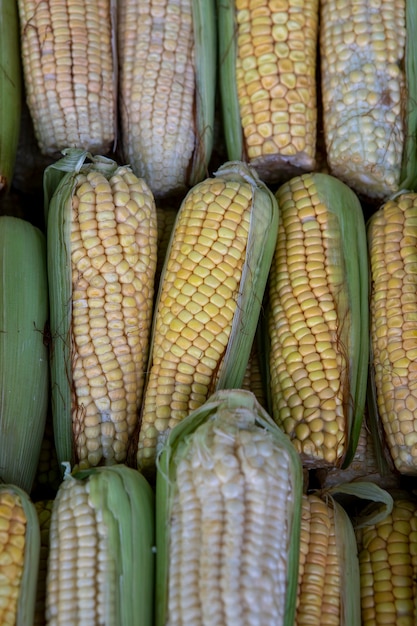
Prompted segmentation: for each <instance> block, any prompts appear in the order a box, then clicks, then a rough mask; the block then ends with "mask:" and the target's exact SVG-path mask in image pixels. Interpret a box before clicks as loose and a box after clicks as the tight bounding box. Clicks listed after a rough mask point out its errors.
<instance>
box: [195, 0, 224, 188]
mask: <svg viewBox="0 0 417 626" xmlns="http://www.w3.org/2000/svg"><path fill="white" fill-rule="evenodd" d="M192 11H193V28H194V40H195V63H196V65H195V74H196V78H195V80H196V97H195V102H196V104H195V106H196V135H197V142H196V148H195V152H194V155H193V161H192V165H191V174H190V180H189V184H190V186H193V185H195V184H197V183H198V182H199V181H200V180H202V179H203V178H204V177H205V176H207V175H208V171H209V163H210V158H211V153H212V150H213V134H214V117H215V101H216V89H215V85H216V78H217V63H216V61H217V50H216V45H217V30H216V11H215V0H193V2H192Z"/></svg>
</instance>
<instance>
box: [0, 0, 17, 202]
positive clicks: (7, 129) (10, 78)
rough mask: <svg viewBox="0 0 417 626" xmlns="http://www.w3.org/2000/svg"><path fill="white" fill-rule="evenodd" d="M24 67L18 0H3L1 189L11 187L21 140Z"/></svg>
mask: <svg viewBox="0 0 417 626" xmlns="http://www.w3.org/2000/svg"><path fill="white" fill-rule="evenodd" d="M21 92H22V69H21V65H20V39H19V20H18V12H17V3H16V2H12V1H11V0H7V1H6V0H5V1H4V2H3V1H2V2H0V192H4V191H6V192H7V191H9V190H10V187H11V183H12V178H13V171H14V166H15V161H16V153H17V146H18V142H19V130H20V115H21V102H22V100H21Z"/></svg>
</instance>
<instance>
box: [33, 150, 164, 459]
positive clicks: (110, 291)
mask: <svg viewBox="0 0 417 626" xmlns="http://www.w3.org/2000/svg"><path fill="white" fill-rule="evenodd" d="M86 157H87V155H86V153H82V152H80V151H74V152H70V153H69V154H68V155H67V156H66V157H64V158H63V160H62V161H60V162H58V163H57V164H55V165H54V166H52V167H51V168H48V170H47V172H46V174H45V181H46V182H45V187H46V189H47V193H46V204H47V206H49V209H48V214H49V217H48V271H49V283H50V294H51V298H50V299H51V340H52V352H51V373H52V411H53V426H54V433H55V441H56V448H57V455H58V460H59V461H60V463H62V462H66V461H70V462H71V463H72V464H74V463H77V464H78V465H79V467H81V468H84V467H89V466H94V465H98V464H112V463H121V462H123V461H124V460H125V458H126V454H127V444H128V440H129V437H130V435H131V434H132V432H133V429H134V427H135V424H136V422H137V413H138V407H139V406H140V403H141V397H142V389H143V382H144V376H145V369H146V359H147V353H148V343H149V335H150V325H151V315H152V306H153V295H154V284H153V281H154V274H155V267H156V241H157V226H156V209H155V202H154V199H153V196H152V194H151V192H150V190H149V187H148V186H147V185H146V183H145V182H144V181H143V180H142V179H138V178H137V177H136V176H135V175H134V174H133V173H132V171H131V169H130V168H129V167H127V166H126V167H118V166H117V164H116V163H115V162H114V161H111V160H110V159H104V158H99V157H95V158H93V157H92V162H91V163H87V162H86ZM65 170H67V173H66V174H65ZM63 174H64V176H63V178H61V180H60V182H58V184H56V183H57V180H58V179H59V177H60V176H62V175H63ZM55 186H56V188H55Z"/></svg>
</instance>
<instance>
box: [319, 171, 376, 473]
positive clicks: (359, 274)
mask: <svg viewBox="0 0 417 626" xmlns="http://www.w3.org/2000/svg"><path fill="white" fill-rule="evenodd" d="M314 181H315V184H316V187H317V191H318V194H319V197H320V200H321V201H322V202H324V203H325V205H326V206H327V207H328V209H329V210H330V211H331V212H332V213H334V214H335V215H336V216H337V218H338V221H339V225H340V229H341V235H342V245H343V258H344V260H345V267H346V276H347V280H346V286H347V289H348V303H349V304H348V306H349V309H350V312H351V319H352V323H351V326H350V328H349V329H346V334H345V332H344V331H342V332H343V335H344V336H345V337H346V341H344V339H342V344H343V348H344V349H345V350H346V353H347V355H348V358H349V392H350V402H349V408H348V412H347V419H348V425H347V433H348V440H347V450H346V454H345V458H344V461H343V467H347V466H348V465H349V464H350V462H351V461H352V459H353V456H354V454H355V450H356V446H357V443H358V440H359V435H360V430H361V424H362V420H363V414H364V411H365V402H366V392H367V380H368V363H369V302H368V291H369V286H368V280H369V269H368V256H367V239H366V227H365V220H364V216H363V212H362V207H361V204H360V202H359V199H358V197H357V196H356V194H355V193H354V192H353V191H352V190H351V189H350V188H349V187H348V186H347V185H345V184H344V183H342V182H341V181H339V180H338V179H336V178H334V177H333V176H330V175H327V174H320V173H316V174H314Z"/></svg>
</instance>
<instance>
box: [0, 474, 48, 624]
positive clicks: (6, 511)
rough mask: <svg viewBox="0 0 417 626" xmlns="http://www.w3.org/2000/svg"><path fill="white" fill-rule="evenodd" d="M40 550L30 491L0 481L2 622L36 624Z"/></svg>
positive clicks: (37, 526)
mask: <svg viewBox="0 0 417 626" xmlns="http://www.w3.org/2000/svg"><path fill="white" fill-rule="evenodd" d="M39 552H40V531H39V523H38V517H37V513H36V510H35V507H34V504H33V502H32V501H31V500H30V499H29V496H28V495H27V493H26V492H25V491H24V490H23V489H20V488H19V487H16V486H15V485H7V484H0V623H1V624H2V626H27V625H28V624H33V619H34V612H35V600H36V584H37V573H38V563H39Z"/></svg>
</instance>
